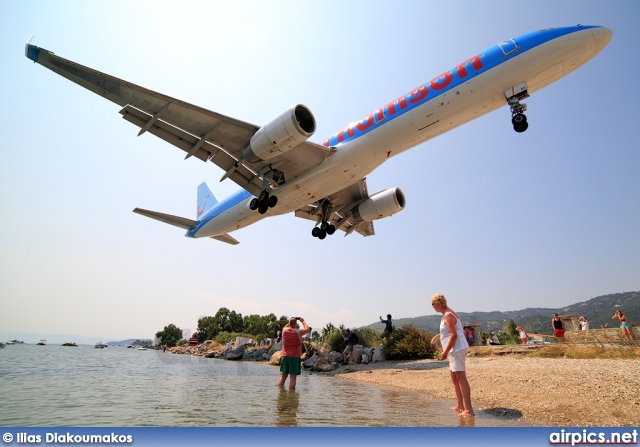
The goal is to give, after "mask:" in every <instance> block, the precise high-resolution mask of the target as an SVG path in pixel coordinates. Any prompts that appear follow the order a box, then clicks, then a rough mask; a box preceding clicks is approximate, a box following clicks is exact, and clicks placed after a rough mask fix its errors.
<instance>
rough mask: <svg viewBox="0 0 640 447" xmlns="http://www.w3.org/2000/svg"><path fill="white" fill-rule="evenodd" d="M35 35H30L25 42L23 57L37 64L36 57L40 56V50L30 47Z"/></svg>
mask: <svg viewBox="0 0 640 447" xmlns="http://www.w3.org/2000/svg"><path fill="white" fill-rule="evenodd" d="M34 36H35V34H32V35H31V37H29V40H27V43H25V44H24V55H25V56H27V57H28V58H29V59H31V60H32V61H33V62H38V56H40V48H38V47H36V46H34V45H31V41H32V40H33V37H34Z"/></svg>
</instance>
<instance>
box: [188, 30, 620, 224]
mask: <svg viewBox="0 0 640 447" xmlns="http://www.w3.org/2000/svg"><path fill="white" fill-rule="evenodd" d="M611 34H612V33H611V31H610V30H609V29H607V28H603V27H583V26H575V27H566V28H554V29H548V30H541V31H536V32H533V33H530V34H526V35H524V36H520V37H517V38H514V39H509V40H507V41H505V42H502V43H500V44H498V45H495V46H493V47H491V48H489V49H487V50H486V51H484V52H482V53H479V54H477V55H475V56H473V57H471V58H469V59H467V60H466V61H464V62H462V63H461V64H458V65H457V66H455V67H454V68H452V69H450V70H447V71H445V72H444V73H442V74H440V75H439V76H436V77H435V78H433V79H432V80H431V81H430V82H427V83H425V84H422V85H420V86H419V87H417V88H415V89H414V90H412V91H410V92H409V93H407V94H405V95H402V96H400V97H399V98H397V99H396V100H394V101H391V102H389V103H387V104H386V105H384V106H382V107H380V108H379V109H378V110H375V111H374V112H372V113H370V114H368V115H367V116H365V117H364V118H362V119H361V120H360V121H358V122H357V123H353V124H350V125H349V126H347V127H346V128H344V129H342V130H341V131H340V132H338V133H336V134H334V135H332V136H330V137H328V138H327V139H326V140H325V141H324V146H326V147H331V148H335V149H336V150H335V152H334V153H333V154H332V155H331V156H329V157H328V158H327V159H326V160H325V161H324V162H323V163H321V164H320V165H319V166H317V167H316V168H314V169H312V170H310V171H308V172H306V173H305V174H304V175H301V176H300V177H297V178H293V179H287V182H286V183H284V184H283V185H281V186H280V187H278V188H276V189H274V190H273V191H272V194H275V195H276V196H277V197H278V205H277V206H276V207H274V208H269V210H268V211H267V212H266V213H265V214H260V213H258V212H256V211H254V210H251V209H250V208H249V203H250V201H251V199H252V198H253V195H251V194H250V193H249V192H247V191H244V190H240V191H239V192H237V193H236V194H234V195H232V196H231V197H229V198H227V199H225V200H224V201H222V202H220V203H219V204H217V205H216V206H214V207H213V208H212V209H210V210H209V211H208V213H207V214H206V215H205V216H204V217H203V218H202V219H201V220H200V221H199V222H198V225H197V226H196V227H195V228H193V229H191V230H189V231H188V232H187V234H186V235H187V236H189V237H211V236H214V235H218V234H225V233H229V232H232V231H235V230H238V229H240V228H243V227H246V226H248V225H251V224H253V223H255V222H257V221H259V220H261V219H263V218H265V217H268V216H274V215H279V214H285V213H289V212H292V211H294V210H296V209H298V208H300V207H302V206H304V205H306V204H309V203H313V202H316V201H318V200H320V199H322V198H324V197H327V196H330V195H331V194H333V193H335V192H337V191H340V190H342V189H343V188H346V187H348V186H349V185H351V184H353V183H354V182H356V181H358V180H359V179H361V178H364V177H366V176H367V175H369V174H370V173H371V172H373V171H374V170H375V169H376V168H377V167H378V166H380V165H381V164H382V163H384V162H385V161H387V160H388V159H390V158H392V157H394V156H396V155H398V154H400V153H402V152H404V151H406V150H408V149H410V148H412V147H414V146H416V145H418V144H421V143H423V142H425V141H427V140H430V139H431V138H434V137H436V136H438V135H440V134H442V133H445V132H448V131H449V130H451V129H453V128H455V127H458V126H460V125H462V124H464V123H466V122H469V121H471V120H473V119H475V118H478V117H480V116H482V115H484V114H486V113H489V112H491V111H493V110H495V109H497V108H499V107H502V106H504V105H506V104H507V97H506V96H505V90H507V89H509V88H512V87H515V86H517V85H520V84H522V83H525V84H526V86H527V92H528V94H531V93H533V92H535V91H537V90H539V89H541V88H543V87H545V86H547V85H549V84H551V83H552V82H554V81H556V80H558V79H560V78H561V77H563V76H565V75H567V74H568V73H570V72H572V71H573V70H575V69H576V68H578V67H579V66H581V65H583V64H584V63H585V62H587V61H588V60H589V59H591V58H592V57H593V56H595V55H596V54H597V53H598V52H599V51H600V50H601V49H602V48H603V47H604V46H605V45H606V44H607V43H608V42H609V40H610V38H611Z"/></svg>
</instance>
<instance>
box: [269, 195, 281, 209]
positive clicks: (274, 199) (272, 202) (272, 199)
mask: <svg viewBox="0 0 640 447" xmlns="http://www.w3.org/2000/svg"><path fill="white" fill-rule="evenodd" d="M267 203H268V204H269V208H273V207H274V206H276V204H277V203H278V197H277V196H270V197H269V200H268V201H267Z"/></svg>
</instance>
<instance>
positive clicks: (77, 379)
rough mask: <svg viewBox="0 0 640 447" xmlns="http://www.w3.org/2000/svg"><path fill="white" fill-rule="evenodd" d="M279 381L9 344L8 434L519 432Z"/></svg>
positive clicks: (155, 357)
mask: <svg viewBox="0 0 640 447" xmlns="http://www.w3.org/2000/svg"><path fill="white" fill-rule="evenodd" d="M443 373H445V372H444V371H443ZM279 376H280V372H279V369H278V368H277V367H275V366H270V365H268V364H266V363H258V362H253V361H227V360H221V359H207V358H203V357H198V356H188V355H178V354H171V353H169V352H162V351H154V350H149V351H141V350H137V349H135V348H133V349H131V348H129V349H128V348H126V347H123V346H110V347H108V348H104V349H96V348H94V347H93V346H79V347H62V346H53V345H48V346H36V345H27V344H25V345H9V346H7V347H6V348H4V349H2V350H0V426H107V427H108V426H300V427H310V426H332V427H336V426H366V427H374V426H376V427H382V426H400V427H411V426H414V427H439V426H454V427H455V426H459V425H461V424H462V425H474V426H489V427H497V426H513V425H518V424H517V423H514V421H507V420H502V419H498V418H495V417H492V416H490V415H486V414H482V413H481V412H478V415H477V416H476V417H475V418H473V419H471V420H469V419H468V418H462V419H467V420H466V421H462V422H461V420H460V419H461V418H459V417H458V416H457V415H456V414H455V413H454V412H453V411H452V410H450V409H449V407H450V406H451V405H452V404H453V402H452V401H437V400H435V401H434V400H429V399H427V398H426V397H425V396H424V395H423V394H422V393H418V392H412V391H402V390H390V389H386V388H381V387H376V386H372V385H368V384H364V383H360V382H355V381H350V380H348V378H347V379H342V378H337V377H327V376H324V375H322V373H309V372H306V371H303V374H302V375H301V376H300V377H299V378H298V383H297V387H296V391H295V392H290V391H288V390H286V389H281V388H278V387H277V386H276V383H277V382H278V378H279ZM452 387H453V385H452ZM452 391H453V390H452Z"/></svg>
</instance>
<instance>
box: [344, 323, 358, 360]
mask: <svg viewBox="0 0 640 447" xmlns="http://www.w3.org/2000/svg"><path fill="white" fill-rule="evenodd" d="M344 333H345V334H346V335H343V336H342V338H343V339H344V341H346V342H347V346H346V347H345V348H344V351H342V363H344V364H345V365H347V364H348V363H349V354H351V351H353V345H355V344H356V342H357V336H356V334H354V333H353V332H351V330H350V329H346V330H345V331H344Z"/></svg>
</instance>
